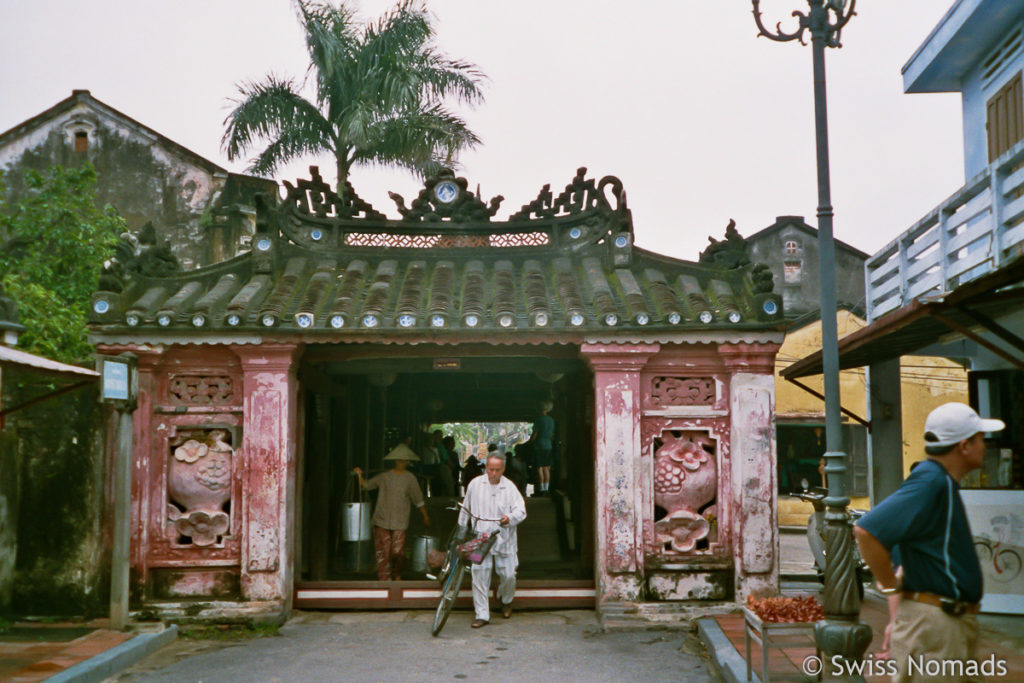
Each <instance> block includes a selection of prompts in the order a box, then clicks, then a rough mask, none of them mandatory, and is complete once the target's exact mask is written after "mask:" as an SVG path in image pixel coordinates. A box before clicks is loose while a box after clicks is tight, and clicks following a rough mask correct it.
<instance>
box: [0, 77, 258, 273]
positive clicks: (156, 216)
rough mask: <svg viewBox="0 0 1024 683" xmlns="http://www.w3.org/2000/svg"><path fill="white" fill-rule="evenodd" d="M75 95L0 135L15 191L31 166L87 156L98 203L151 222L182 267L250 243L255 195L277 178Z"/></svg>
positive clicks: (0, 162) (72, 162) (135, 225)
mask: <svg viewBox="0 0 1024 683" xmlns="http://www.w3.org/2000/svg"><path fill="white" fill-rule="evenodd" d="M72 98H73V100H74V102H73V103H72V105H71V106H68V107H63V106H58V107H57V108H56V109H57V110H58V113H55V114H53V115H50V116H43V117H42V118H43V119H44V120H40V121H34V120H30V121H28V122H25V123H24V124H22V125H21V126H20V127H17V128H15V129H12V130H11V131H9V132H8V133H6V134H5V135H4V138H3V139H2V140H0V170H3V171H5V178H4V183H5V185H6V186H7V189H8V193H9V196H10V198H11V199H17V198H18V197H20V196H22V195H23V194H24V192H25V172H26V171H27V170H29V169H31V170H36V171H45V170H46V169H48V168H51V167H52V166H54V165H61V166H76V165H79V164H81V163H83V162H85V161H88V162H90V163H91V164H92V165H93V166H94V167H95V169H96V174H97V185H96V203H97V206H100V207H103V206H106V205H107V204H109V205H111V206H113V207H114V208H115V209H117V212H118V213H119V214H120V215H121V216H122V217H123V218H124V219H125V221H126V222H127V224H128V229H129V230H131V231H133V232H135V231H137V230H139V229H140V228H141V227H142V226H144V225H145V224H146V223H149V222H152V223H153V226H154V228H155V229H156V233H157V236H158V237H159V238H160V239H163V240H166V241H167V242H168V243H169V244H170V247H171V251H172V252H173V253H174V255H175V256H177V257H178V260H179V261H180V262H181V265H182V267H183V268H185V269H190V268H195V267H197V266H200V265H204V264H208V263H211V262H215V261H219V260H222V259H225V258H231V257H232V256H234V255H235V254H237V253H238V251H239V250H240V249H242V248H244V247H245V246H246V244H247V238H248V237H249V236H251V234H252V231H253V229H254V223H253V220H252V218H251V216H250V214H252V212H253V209H252V208H251V205H252V201H253V198H252V196H253V194H255V193H256V192H267V193H270V194H273V193H275V192H276V187H277V186H276V183H274V182H273V181H268V180H264V179H260V178H253V177H249V176H243V175H238V174H229V173H228V172H227V171H225V170H224V169H222V168H220V167H219V166H217V165H216V164H214V163H212V162H210V161H208V160H206V159H203V158H202V157H200V156H198V155H196V154H194V153H192V152H189V151H188V150H187V149H185V148H183V147H181V146H180V145H177V144H176V143H174V142H172V141H171V140H168V139H167V138H164V137H163V136H161V135H159V134H157V133H155V132H154V131H151V130H150V129H148V128H146V127H145V126H142V125H141V124H139V123H137V122H135V121H133V120H131V119H130V118H128V117H127V116H124V115H122V114H120V113H119V112H117V111H116V110H113V109H110V108H109V107H106V106H105V105H103V104H102V103H100V102H98V101H97V100H95V99H94V98H92V97H91V96H90V95H88V93H85V92H84V91H76V92H75V94H74V95H73V96H72ZM83 135H84V136H85V137H84V138H83V139H80V140H78V141H77V142H76V136H83ZM76 145H78V146H77V147H76ZM82 147H84V149H82ZM76 150H77V151H76Z"/></svg>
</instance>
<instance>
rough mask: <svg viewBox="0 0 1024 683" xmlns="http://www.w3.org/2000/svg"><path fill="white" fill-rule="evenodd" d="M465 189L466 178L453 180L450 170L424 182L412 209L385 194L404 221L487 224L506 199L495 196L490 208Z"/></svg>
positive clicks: (452, 173)
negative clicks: (393, 203) (446, 221)
mask: <svg viewBox="0 0 1024 683" xmlns="http://www.w3.org/2000/svg"><path fill="white" fill-rule="evenodd" d="M468 187H469V182H468V181H467V180H466V179H465V178H456V177H455V172H454V171H452V170H451V169H450V168H442V169H441V170H440V171H438V172H437V174H436V175H433V176H431V177H429V178H427V181H426V184H425V185H424V187H423V189H422V190H420V193H419V195H417V197H416V199H414V200H412V206H410V207H406V205H405V199H404V198H403V197H402V195H400V194H397V193H395V192H388V196H389V197H391V200H392V201H393V202H395V205H396V206H397V207H398V213H400V214H402V220H404V221H423V222H438V221H443V220H449V221H451V222H453V223H465V222H488V221H490V220H491V218H492V217H493V216H494V214H496V213H497V212H498V207H499V206H501V203H502V202H503V201H504V200H505V198H504V197H502V196H501V195H498V196H497V197H494V198H493V199H491V202H490V204H484V202H483V199H481V198H480V197H479V196H478V195H474V194H473V193H472V192H470V191H469V190H468V189H467V188H468Z"/></svg>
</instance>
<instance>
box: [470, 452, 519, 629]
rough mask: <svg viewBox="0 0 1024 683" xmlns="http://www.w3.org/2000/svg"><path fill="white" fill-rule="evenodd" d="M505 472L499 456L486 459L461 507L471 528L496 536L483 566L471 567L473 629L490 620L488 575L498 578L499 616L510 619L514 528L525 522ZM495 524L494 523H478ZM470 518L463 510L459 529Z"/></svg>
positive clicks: (515, 546) (515, 558)
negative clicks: (492, 573) (471, 518)
mask: <svg viewBox="0 0 1024 683" xmlns="http://www.w3.org/2000/svg"><path fill="white" fill-rule="evenodd" d="M504 472H505V459H504V458H503V457H502V456H500V455H496V454H493V455H489V456H488V457H487V466H486V470H485V472H484V473H485V474H486V475H487V476H484V477H477V478H475V479H473V480H472V481H471V482H469V486H468V487H467V488H466V498H465V500H464V501H463V505H465V506H466V508H468V509H469V512H471V513H472V515H473V516H474V517H478V518H480V519H478V520H473V524H472V526H473V528H474V529H475V530H476V531H478V532H487V533H489V534H495V533H496V534H498V540H497V541H496V542H495V544H494V547H493V548H492V549H491V552H489V553H488V554H487V557H485V558H484V560H483V562H481V563H480V564H474V565H472V572H473V607H474V608H475V610H476V619H474V620H473V623H472V624H471V625H472V627H473V628H480V627H481V626H486V625H487V623H488V622H489V621H490V619H491V610H490V605H489V604H488V603H489V600H488V596H489V593H490V590H491V571H492V569H493V571H495V572H497V574H498V599H499V600H500V601H501V616H502V617H504V618H505V619H508V618H509V617H511V616H512V598H513V597H514V596H515V593H516V567H518V566H519V556H518V554H517V550H518V540H517V538H516V527H517V526H518V525H519V524H520V523H521V522H522V521H523V520H524V519H526V503H525V502H524V501H523V496H522V495H521V494H520V493H519V489H517V488H516V486H515V484H513V483H512V482H511V481H509V480H508V479H506V478H505V477H503V476H501V475H502V474H503V473H504ZM481 520H498V521H481ZM469 522H470V515H469V514H467V513H466V510H462V512H460V513H459V525H461V526H469Z"/></svg>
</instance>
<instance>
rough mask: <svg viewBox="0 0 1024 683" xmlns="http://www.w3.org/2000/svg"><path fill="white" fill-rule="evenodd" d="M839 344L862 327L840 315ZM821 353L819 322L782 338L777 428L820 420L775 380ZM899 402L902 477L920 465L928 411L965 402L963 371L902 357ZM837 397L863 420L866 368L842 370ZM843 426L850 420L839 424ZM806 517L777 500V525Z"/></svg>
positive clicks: (813, 380) (862, 503)
mask: <svg viewBox="0 0 1024 683" xmlns="http://www.w3.org/2000/svg"><path fill="white" fill-rule="evenodd" d="M836 325H837V328H838V330H839V338H840V339H842V338H843V337H844V336H846V335H848V334H850V333H852V332H856V331H857V330H859V329H861V328H862V327H864V326H865V325H866V322H865V321H864V320H863V319H862V318H860V317H858V316H856V315H854V314H853V313H850V312H849V311H839V313H838V315H837V316H836ZM819 349H821V321H820V320H816V321H814V322H813V323H810V324H808V325H806V326H805V327H802V328H800V329H797V330H793V331H790V332H788V333H787V334H786V339H785V341H784V342H783V344H782V347H781V348H780V349H779V354H778V356H777V358H776V361H775V416H776V419H777V420H779V421H780V422H785V421H787V419H800V420H807V421H813V420H820V421H822V422H824V420H825V403H824V401H822V400H821V399H819V398H817V397H815V396H814V395H812V394H810V393H808V392H806V391H804V390H803V389H801V388H800V387H798V386H797V385H795V384H793V383H792V382H789V381H787V380H785V379H783V378H782V377H781V376H779V371H780V370H782V369H783V368H786V367H788V366H789V365H791V364H793V363H795V362H796V361H798V360H800V359H801V358H804V357H806V356H809V355H810V354H812V353H814V352H815V351H818V350H819ZM800 382H801V383H803V384H806V385H807V386H808V387H810V388H812V389H814V390H815V391H817V392H819V393H821V394H824V393H825V389H824V382H823V380H822V377H821V375H816V376H812V377H803V378H801V379H800ZM900 387H901V390H900V393H901V396H900V400H901V405H902V410H903V443H901V444H899V445H897V444H893V451H894V452H898V453H899V457H900V458H901V459H902V463H903V475H904V476H906V475H907V473H908V472H909V471H910V465H911V464H912V463H914V462H916V461H918V460H922V459H924V437H923V432H924V421H925V418H926V417H927V416H928V413H929V412H931V411H932V409H934V408H936V407H938V406H940V405H942V404H943V403H948V402H950V401H961V402H963V403H966V402H967V371H966V369H965V368H964V367H963V366H961V365H958V364H957V363H954V362H953V361H951V360H948V359H945V358H933V357H927V356H904V357H903V358H902V359H901V360H900ZM839 391H840V395H841V397H842V398H841V400H842V406H843V407H844V408H846V409H847V410H850V411H851V412H853V413H855V414H857V415H859V416H860V417H864V418H866V417H867V403H866V402H867V391H866V384H865V368H855V369H852V370H843V371H842V372H840V373H839ZM843 420H844V422H845V421H847V420H849V418H847V417H845V416H844V418H843ZM850 505H851V507H856V508H867V507H868V499H867V498H866V497H858V498H852V499H851V500H850ZM810 512H811V506H810V504H809V503H804V502H803V501H801V500H798V499H795V498H793V499H789V498H784V497H780V498H779V523H780V524H782V525H784V526H785V525H792V524H796V525H804V524H806V523H807V515H808V514H809V513H810Z"/></svg>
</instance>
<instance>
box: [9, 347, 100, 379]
mask: <svg viewBox="0 0 1024 683" xmlns="http://www.w3.org/2000/svg"><path fill="white" fill-rule="evenodd" d="M10 366H16V367H22V368H27V369H29V370H33V371H35V372H40V373H44V374H49V375H60V376H63V377H75V378H78V379H86V378H91V379H98V378H99V376H100V373H98V372H96V371H95V370H89V369H88V368H80V367H78V366H76V365H67V364H65V363H59V362H57V361H55V360H50V359H49V358H43V357H42V356H37V355H35V354H32V353H26V352H25V351H19V350H17V349H12V348H10V347H9V346H0V367H10Z"/></svg>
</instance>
